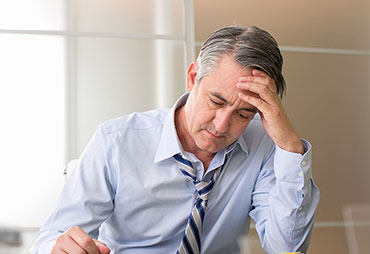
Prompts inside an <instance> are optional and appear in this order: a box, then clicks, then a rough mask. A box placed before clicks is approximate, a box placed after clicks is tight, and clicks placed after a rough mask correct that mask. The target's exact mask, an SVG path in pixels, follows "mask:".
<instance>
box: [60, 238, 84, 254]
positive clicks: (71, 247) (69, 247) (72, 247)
mask: <svg viewBox="0 0 370 254" xmlns="http://www.w3.org/2000/svg"><path fill="white" fill-rule="evenodd" d="M62 249H63V251H65V252H66V253H80V254H88V252H87V251H86V250H84V249H83V248H82V247H81V246H80V245H78V243H76V242H75V241H74V240H73V239H72V238H71V237H70V236H66V239H65V240H64V242H63V246H62Z"/></svg>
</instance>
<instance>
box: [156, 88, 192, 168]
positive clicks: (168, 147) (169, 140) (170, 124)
mask: <svg viewBox="0 0 370 254" xmlns="http://www.w3.org/2000/svg"><path fill="white" fill-rule="evenodd" d="M188 96H189V93H185V94H184V95H182V96H181V97H180V98H179V99H178V100H177V101H176V102H175V104H174V105H173V106H172V108H171V110H170V112H169V113H168V115H167V117H166V119H165V120H164V123H163V129H162V133H161V138H160V141H159V146H158V149H157V153H156V155H155V157H154V163H157V162H158V161H161V160H164V159H167V158H170V157H172V156H174V155H175V154H178V153H181V154H183V151H184V150H183V148H182V145H181V143H180V140H179V138H178V136H177V132H176V127H175V111H176V110H177V109H179V108H180V107H182V106H183V105H185V103H186V100H187V99H188Z"/></svg>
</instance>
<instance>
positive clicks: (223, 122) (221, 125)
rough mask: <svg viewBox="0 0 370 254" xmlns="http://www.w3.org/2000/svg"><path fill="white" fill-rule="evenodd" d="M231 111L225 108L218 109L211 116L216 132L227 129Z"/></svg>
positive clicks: (223, 131) (222, 131)
mask: <svg viewBox="0 0 370 254" xmlns="http://www.w3.org/2000/svg"><path fill="white" fill-rule="evenodd" d="M230 116H231V113H230V112H228V111H226V110H218V111H217V112H216V114H215V117H214V118H213V124H214V125H215V128H216V131H217V132H218V133H221V134H222V133H225V132H227V130H228V129H229V125H230Z"/></svg>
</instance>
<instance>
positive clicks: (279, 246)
mask: <svg viewBox="0 0 370 254" xmlns="http://www.w3.org/2000/svg"><path fill="white" fill-rule="evenodd" d="M302 144H303V146H304V154H303V155H301V154H297V153H292V152H288V151H285V150H283V149H281V148H280V147H278V146H277V145H275V147H274V149H273V151H272V152H271V153H270V155H269V156H268V157H267V159H266V161H265V163H264V165H263V167H262V169H261V171H260V173H259V176H258V178H257V181H256V184H255V189H254V191H253V194H252V209H251V211H250V213H249V215H250V216H251V218H252V219H253V220H254V222H255V226H256V231H257V233H258V235H259V237H260V240H261V244H262V247H263V248H264V249H265V250H266V251H267V252H268V253H283V252H293V251H300V252H303V253H305V252H306V251H307V248H308V244H309V241H310V236H311V232H312V228H313V223H314V217H315V211H316V208H317V205H318V202H319V190H318V188H317V187H316V185H315V184H314V182H313V180H312V173H311V145H310V143H308V142H307V141H306V140H302Z"/></svg>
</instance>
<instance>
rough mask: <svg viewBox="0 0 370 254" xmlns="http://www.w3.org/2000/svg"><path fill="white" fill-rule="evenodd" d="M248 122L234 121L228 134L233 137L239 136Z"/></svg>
mask: <svg viewBox="0 0 370 254" xmlns="http://www.w3.org/2000/svg"><path fill="white" fill-rule="evenodd" d="M248 123H249V121H248V122H247V123H240V122H239V123H236V124H235V125H233V127H232V128H230V135H231V136H232V137H233V138H235V139H237V138H239V136H240V135H242V133H243V132H244V130H245V128H247V126H248Z"/></svg>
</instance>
